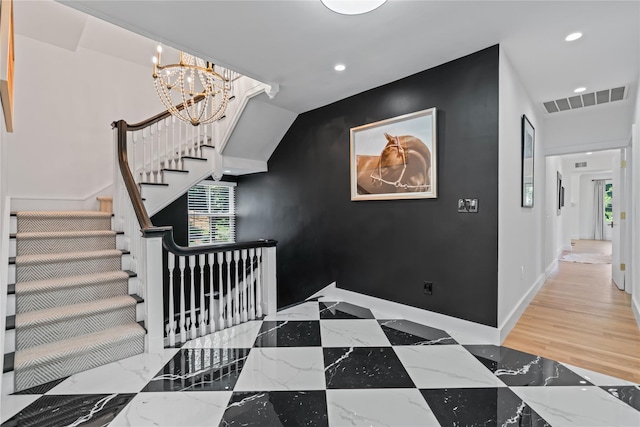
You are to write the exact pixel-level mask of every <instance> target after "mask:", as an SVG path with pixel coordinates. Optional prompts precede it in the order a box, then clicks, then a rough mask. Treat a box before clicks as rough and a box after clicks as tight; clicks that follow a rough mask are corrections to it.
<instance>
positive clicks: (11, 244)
mask: <svg viewBox="0 0 640 427" xmlns="http://www.w3.org/2000/svg"><path fill="white" fill-rule="evenodd" d="M16 253H17V250H16V239H9V256H10V257H14V256H16Z"/></svg>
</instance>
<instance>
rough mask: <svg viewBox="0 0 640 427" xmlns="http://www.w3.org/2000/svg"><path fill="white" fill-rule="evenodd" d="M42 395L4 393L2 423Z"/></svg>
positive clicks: (0, 408) (1, 406) (0, 415)
mask: <svg viewBox="0 0 640 427" xmlns="http://www.w3.org/2000/svg"><path fill="white" fill-rule="evenodd" d="M39 397H40V395H34V394H25V395H19V394H18V395H6V394H5V395H2V400H0V423H4V422H5V421H7V420H8V419H9V418H11V417H13V416H14V415H15V414H17V413H18V412H20V411H22V410H23V409H24V408H26V407H27V406H29V405H31V404H32V403H33V402H35V401H36V400H38V398H39Z"/></svg>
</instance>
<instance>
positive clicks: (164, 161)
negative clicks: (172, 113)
mask: <svg viewBox="0 0 640 427" xmlns="http://www.w3.org/2000/svg"><path fill="white" fill-rule="evenodd" d="M163 122H164V156H163V159H162V167H163V168H165V169H171V164H170V160H169V125H170V123H171V119H169V118H166V119H164V120H163ZM163 178H164V177H163Z"/></svg>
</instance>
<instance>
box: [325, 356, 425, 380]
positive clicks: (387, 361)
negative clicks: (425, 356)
mask: <svg viewBox="0 0 640 427" xmlns="http://www.w3.org/2000/svg"><path fill="white" fill-rule="evenodd" d="M322 351H323V352H324V366H325V371H324V374H325V379H326V382H327V388H328V389H353V388H410V387H415V384H414V383H413V381H412V380H411V378H410V377H409V374H408V373H407V371H406V369H405V368H404V366H403V365H402V362H400V359H398V356H396V353H395V352H394V351H393V348H391V347H351V348H349V347H336V348H323V349H322Z"/></svg>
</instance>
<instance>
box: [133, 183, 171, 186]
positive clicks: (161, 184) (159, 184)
mask: <svg viewBox="0 0 640 427" xmlns="http://www.w3.org/2000/svg"><path fill="white" fill-rule="evenodd" d="M139 185H158V186H163V187H168V186H169V184H166V183H164V182H141V183H140V184H139Z"/></svg>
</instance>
